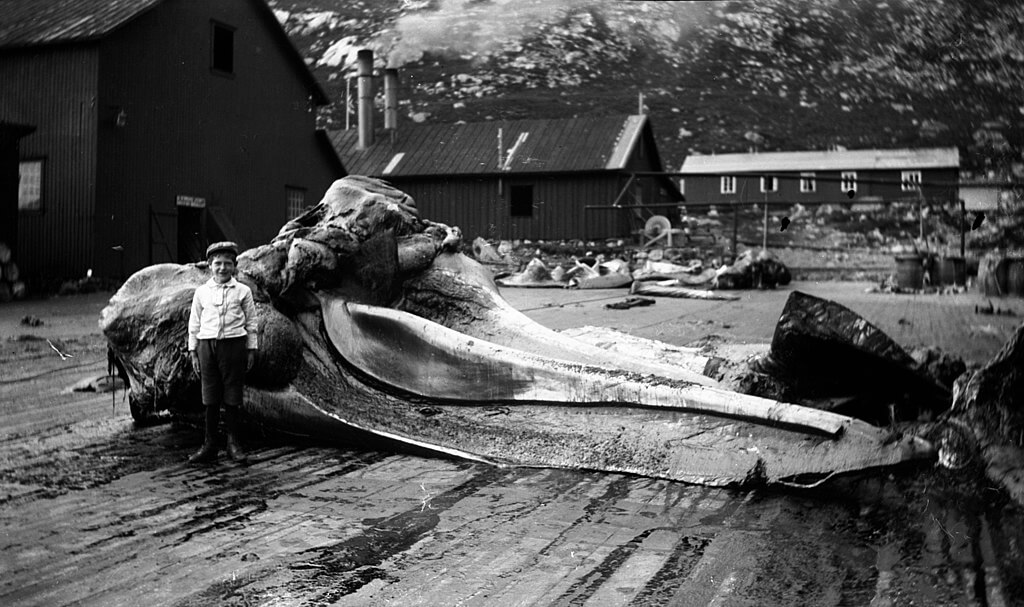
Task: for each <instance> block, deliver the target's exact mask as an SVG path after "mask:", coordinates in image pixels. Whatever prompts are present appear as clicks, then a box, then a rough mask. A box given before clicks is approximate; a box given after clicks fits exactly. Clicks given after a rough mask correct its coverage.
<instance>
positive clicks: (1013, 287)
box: [1006, 257, 1024, 296]
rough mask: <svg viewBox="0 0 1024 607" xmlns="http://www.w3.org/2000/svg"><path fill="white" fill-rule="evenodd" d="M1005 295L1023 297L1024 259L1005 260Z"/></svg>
mask: <svg viewBox="0 0 1024 607" xmlns="http://www.w3.org/2000/svg"><path fill="white" fill-rule="evenodd" d="M1006 261H1007V268H1006V294H1007V295H1021V296H1024V259H1021V258H1019V257H1018V258H1013V259H1007V260H1006Z"/></svg>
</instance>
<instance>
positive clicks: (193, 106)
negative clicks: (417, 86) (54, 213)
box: [97, 0, 341, 275]
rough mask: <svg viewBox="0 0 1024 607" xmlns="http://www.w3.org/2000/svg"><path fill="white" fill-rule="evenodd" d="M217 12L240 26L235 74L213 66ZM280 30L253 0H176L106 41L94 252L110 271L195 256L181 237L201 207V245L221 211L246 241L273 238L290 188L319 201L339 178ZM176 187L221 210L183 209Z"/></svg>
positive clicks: (102, 57) (223, 21) (236, 29)
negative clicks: (119, 116)
mask: <svg viewBox="0 0 1024 607" xmlns="http://www.w3.org/2000/svg"><path fill="white" fill-rule="evenodd" d="M214 20H215V21H217V22H218V23H221V24H224V25H226V26H229V27H231V28H234V70H233V73H231V74H223V73H220V72H215V71H214V70H212V69H211V43H210V40H211V27H212V25H211V22H212V21H214ZM272 27H276V25H275V24H272V23H267V21H266V19H264V18H263V17H262V16H261V15H260V14H259V13H257V11H256V9H255V8H254V6H253V2H251V1H250V0H209V1H204V2H192V1H187V0H175V1H170V2H164V3H162V4H161V5H159V6H158V7H157V8H155V9H153V10H152V11H149V12H148V13H146V14H145V15H143V16H142V17H140V18H139V19H137V20H136V21H134V22H132V23H131V24H130V26H128V27H126V28H124V29H123V30H121V31H119V32H117V33H115V34H114V35H112V36H111V37H109V38H108V39H106V40H105V41H104V43H103V46H102V52H101V55H100V65H101V72H100V74H101V76H100V99H101V101H100V108H99V110H100V112H99V118H100V119H99V129H100V149H101V150H102V152H101V154H100V159H101V166H100V171H99V174H100V175H99V198H100V203H99V204H100V206H101V207H102V209H103V213H102V221H101V223H100V225H98V233H99V239H100V242H98V245H97V250H98V255H100V256H101V257H102V259H103V261H104V264H103V268H104V271H105V273H106V274H112V275H118V274H121V273H123V272H127V273H131V272H133V271H135V270H137V269H139V268H140V267H142V266H144V265H147V264H149V263H155V262H160V261H180V262H184V261H193V260H195V251H194V250H191V251H190V250H179V247H178V246H177V244H178V242H177V235H176V232H177V230H178V229H179V226H180V227H182V229H184V226H185V225H187V221H186V219H185V216H186V215H187V214H190V213H191V214H195V213H199V214H200V215H201V220H202V226H201V228H200V232H201V233H200V234H199V235H198V237H197V238H198V239H200V240H201V241H202V244H203V245H205V244H206V242H207V241H208V240H210V239H212V238H217V237H220V236H221V234H219V233H217V231H216V230H214V229H213V226H214V224H215V219H216V217H225V218H227V220H228V222H229V223H230V224H231V225H233V227H234V229H235V230H236V231H237V232H236V233H235V234H227V236H230V237H237V238H239V239H240V240H241V241H242V244H243V246H254V245H257V244H260V243H263V242H266V241H268V240H269V239H270V238H272V237H273V236H274V235H275V234H276V233H277V231H278V229H279V228H280V226H281V225H282V224H283V223H284V222H285V220H286V212H287V204H286V195H285V188H286V186H287V187H293V188H301V189H304V190H305V191H306V202H307V204H314V203H315V202H317V201H318V200H319V199H320V197H321V196H322V195H323V193H324V192H325V191H326V189H327V188H328V187H329V186H330V184H331V183H332V182H333V181H334V179H336V178H338V177H341V169H340V165H338V164H337V162H336V160H333V159H332V158H331V155H332V153H325V152H330V151H329V150H325V149H324V147H322V146H321V144H320V142H319V141H318V140H317V138H316V136H315V106H314V104H313V103H312V102H311V100H310V95H311V91H310V89H309V88H308V86H307V84H306V83H305V82H304V81H303V80H302V78H301V77H300V74H299V72H297V71H296V69H295V68H296V66H295V65H294V64H293V63H291V62H290V61H288V60H287V58H286V56H285V55H284V54H283V51H284V49H283V48H282V46H281V42H280V41H279V40H278V39H277V38H276V36H275V35H274V34H275V32H274V31H273V30H272V29H271V28H272ZM120 110H123V111H124V114H125V116H126V120H125V122H124V125H123V126H117V124H116V116H117V113H118V111H120ZM178 196H190V197H197V198H202V199H203V200H204V201H205V204H206V205H208V206H209V207H216V208H217V209H219V212H217V213H213V212H211V211H193V210H190V209H187V208H182V207H179V206H177V204H176V199H177V197H178ZM115 247H123V250H124V257H125V259H124V260H123V263H124V266H122V265H121V264H122V259H121V258H120V255H121V254H120V253H119V252H117V251H116V250H115Z"/></svg>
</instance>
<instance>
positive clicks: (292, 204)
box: [284, 186, 306, 221]
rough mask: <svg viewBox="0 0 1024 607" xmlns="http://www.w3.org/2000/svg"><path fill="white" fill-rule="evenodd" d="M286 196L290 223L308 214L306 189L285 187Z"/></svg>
mask: <svg viewBox="0 0 1024 607" xmlns="http://www.w3.org/2000/svg"><path fill="white" fill-rule="evenodd" d="M284 195H285V199H286V200H287V201H288V220H289V221H291V220H292V219H295V218H296V217H298V216H299V215H302V214H303V213H305V212H306V188H293V187H291V186H285V188H284Z"/></svg>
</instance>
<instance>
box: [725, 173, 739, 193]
mask: <svg viewBox="0 0 1024 607" xmlns="http://www.w3.org/2000/svg"><path fill="white" fill-rule="evenodd" d="M722 193H723V194H735V193H736V177H734V176H732V175H722Z"/></svg>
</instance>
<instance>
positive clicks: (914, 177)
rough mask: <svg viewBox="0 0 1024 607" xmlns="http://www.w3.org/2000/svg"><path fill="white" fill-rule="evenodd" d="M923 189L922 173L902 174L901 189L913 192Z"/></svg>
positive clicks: (910, 172) (906, 172)
mask: <svg viewBox="0 0 1024 607" xmlns="http://www.w3.org/2000/svg"><path fill="white" fill-rule="evenodd" d="M920 187H921V171H903V172H902V173H901V174H900V189H902V190H903V191H904V192H913V191H916V190H917V189H919V188H920Z"/></svg>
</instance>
